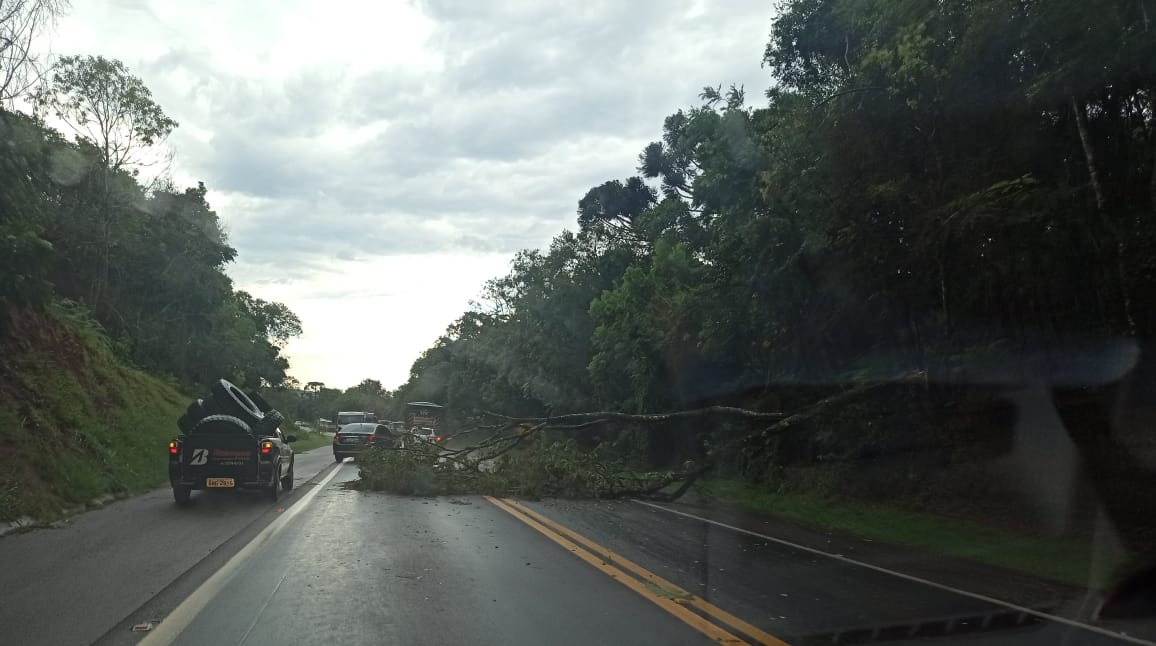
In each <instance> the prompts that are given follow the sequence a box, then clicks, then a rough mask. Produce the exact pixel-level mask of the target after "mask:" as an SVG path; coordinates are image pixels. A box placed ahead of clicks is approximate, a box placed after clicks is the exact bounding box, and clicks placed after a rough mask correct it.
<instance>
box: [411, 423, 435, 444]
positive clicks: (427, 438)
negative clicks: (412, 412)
mask: <svg viewBox="0 0 1156 646" xmlns="http://www.w3.org/2000/svg"><path fill="white" fill-rule="evenodd" d="M409 434H410V435H412V436H414V437H415V438H417V439H418V440H421V441H423V442H429V443H430V444H441V443H442V436H440V435H438V434H437V432H436V431H434V430H433V429H432V428H425V427H417V426H415V427H413V428H411V429H409Z"/></svg>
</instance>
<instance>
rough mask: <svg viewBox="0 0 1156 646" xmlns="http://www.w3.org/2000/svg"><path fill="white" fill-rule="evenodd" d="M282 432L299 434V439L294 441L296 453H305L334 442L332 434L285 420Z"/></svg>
mask: <svg viewBox="0 0 1156 646" xmlns="http://www.w3.org/2000/svg"><path fill="white" fill-rule="evenodd" d="M281 432H283V433H284V434H285V435H296V436H297V441H296V442H294V443H293V451H294V452H296V453H304V452H306V451H311V450H313V449H317V448H320V447H323V446H329V445H331V444H333V436H332V435H325V434H324V433H321V432H319V431H310V430H307V429H304V428H301V427H300V426H297V425H296V424H293V423H291V422H285V423H284V424H283V425H281Z"/></svg>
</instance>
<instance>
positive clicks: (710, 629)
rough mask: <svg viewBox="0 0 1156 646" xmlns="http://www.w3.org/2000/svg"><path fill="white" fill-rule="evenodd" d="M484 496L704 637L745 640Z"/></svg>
mask: <svg viewBox="0 0 1156 646" xmlns="http://www.w3.org/2000/svg"><path fill="white" fill-rule="evenodd" d="M485 499H486V500H488V501H489V502H490V503H491V504H493V505H494V506H495V507H497V508H498V509H501V510H502V511H504V512H506V513H508V514H510V515H511V516H513V517H514V518H517V519H518V520H520V521H522V522H523V523H525V524H527V525H529V526H530V527H531V528H533V529H535V530H537V531H538V532H539V533H541V534H542V535H543V536H545V537H546V538H548V539H550V540H552V541H554V542H555V543H557V544H558V545H560V546H562V547H563V548H565V549H567V550H569V551H570V552H572V553H573V554H574V555H575V556H577V557H578V558H580V559H582V560H583V561H586V562H587V563H589V564H590V565H593V566H594V567H596V568H598V569H599V570H601V571H602V573H603V574H606V575H607V576H609V577H610V578H612V579H614V580H615V581H618V582H619V583H621V584H622V585H624V586H626V587H628V588H630V589H631V590H633V591H635V592H637V593H638V594H640V595H642V596H643V597H644V598H645V599H647V600H648V601H650V602H651V603H653V604H655V605H656V606H658V607H659V608H662V609H663V610H665V611H667V612H669V613H670V614H672V615H674V616H675V617H677V618H679V619H680V620H682V621H683V623H685V624H687V625H688V626H690V627H691V628H694V629H695V630H697V631H699V632H700V633H702V634H704V635H706V636H707V637H709V638H711V639H713V640H715V641H716V642H718V643H720V644H732V645H734V646H741V645H743V644H746V643H747V642H745V641H743V640H741V639H739V638H738V637H736V636H734V635H732V634H730V633H729V632H727V631H725V630H723V629H722V628H719V627H718V626H716V625H714V624H712V623H711V622H709V621H707V620H706V619H704V618H703V617H701V616H699V615H697V614H695V613H693V612H691V611H690V610H687V609H686V608H684V607H682V606H681V605H679V604H677V603H675V602H673V601H671V600H670V599H668V598H666V597H663V596H660V595H658V594H655V593H654V592H653V591H652V590H650V589H648V588H647V587H646V586H645V585H643V584H642V582H640V581H638V580H637V579H635V578H634V577H632V576H630V575H629V574H627V573H626V572H623V571H622V570H620V569H618V568H616V567H614V566H613V565H611V564H609V563H607V562H606V561H605V560H603V559H602V558H600V557H598V556H597V555H595V554H591V553H590V552H588V551H586V550H584V549H582V548H581V547H579V546H578V545H576V544H575V543H574V542H572V541H570V540H568V539H566V538H565V537H563V536H561V535H559V534H557V533H556V532H554V531H551V530H550V529H549V528H547V527H546V526H545V525H543V524H542V523H539V522H538V521H536V520H534V519H533V518H531V517H529V516H527V515H526V514H524V513H522V512H521V511H519V510H517V509H515V508H514V507H512V506H510V505H508V504H506V502H504V501H501V500H498V499H497V498H494V497H493V496H485Z"/></svg>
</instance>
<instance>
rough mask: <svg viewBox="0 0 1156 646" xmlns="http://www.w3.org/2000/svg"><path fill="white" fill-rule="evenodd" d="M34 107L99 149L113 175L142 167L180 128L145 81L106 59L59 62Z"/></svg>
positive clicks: (67, 58)
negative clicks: (155, 146) (156, 146)
mask: <svg viewBox="0 0 1156 646" xmlns="http://www.w3.org/2000/svg"><path fill="white" fill-rule="evenodd" d="M36 103H37V105H38V106H39V107H40V108H42V109H44V110H46V111H47V112H48V113H50V114H52V115H54V116H55V117H56V118H58V119H60V120H62V121H64V122H65V123H67V124H68V125H69V126H70V127H71V128H72V129H73V130H75V131H76V133H77V134H78V135H80V136H81V137H84V138H85V139H87V140H88V141H89V142H90V143H91V144H92V145H93V146H95V148H96V149H97V150H98V151H99V152H100V162H101V164H102V165H103V166H104V167H105V168H106V169H108V170H111V171H114V172H115V171H119V170H121V169H122V168H126V167H130V166H133V165H135V164H139V163H141V162H143V161H144V159H143V158H142V156H141V154H142V152H143V151H144V150H146V149H147V148H148V147H149V146H152V145H153V144H155V143H157V142H160V141H163V140H164V139H165V138H167V137H168V136H169V133H171V132H172V131H173V129H174V128H176V127H177V122H176V121H174V120H172V119H170V118H169V117H168V116H166V115H165V113H164V110H162V109H161V107H160V105H158V104H157V103H156V101H154V100H153V98H152V92H150V91H149V89H148V87H147V86H145V84H144V82H143V81H141V80H140V79H139V78H137V77H136V76H133V75H132V74H131V73H130V72H129V71H128V68H126V67H125V65H124V63H122V62H120V61H118V60H115V59H107V58H105V57H103V56H62V57H60V58H59V59H57V61H56V64H55V65H54V66H53V69H52V72H51V74H50V76H49V79H48V82H47V83H45V84H44V85H43V86H42V87H41V88H40V90H39V91H38V93H37V96H36Z"/></svg>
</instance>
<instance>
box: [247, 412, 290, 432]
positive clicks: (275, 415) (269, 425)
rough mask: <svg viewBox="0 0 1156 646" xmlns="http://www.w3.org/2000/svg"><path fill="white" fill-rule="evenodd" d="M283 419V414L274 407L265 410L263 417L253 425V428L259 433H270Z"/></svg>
mask: <svg viewBox="0 0 1156 646" xmlns="http://www.w3.org/2000/svg"><path fill="white" fill-rule="evenodd" d="M284 421H285V416H284V415H282V414H281V411H279V410H277V409H276V408H274V409H272V410H268V411H266V412H265V418H264V419H262V420H261V421H260V422H258V423H257V424H255V425H254V426H253V430H254V431H256V432H257V433H258V434H260V435H271V434H272V433H273V431H276V430H277V428H278V427H279V426H281V423H282V422H284Z"/></svg>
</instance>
